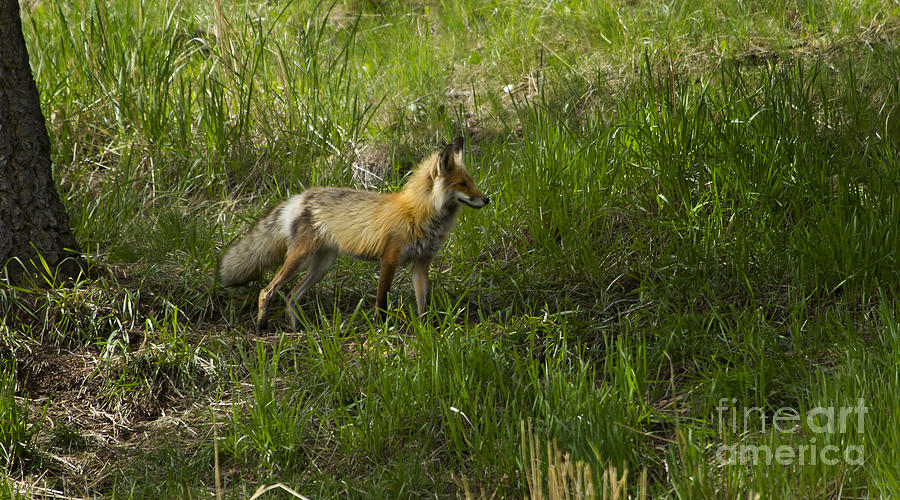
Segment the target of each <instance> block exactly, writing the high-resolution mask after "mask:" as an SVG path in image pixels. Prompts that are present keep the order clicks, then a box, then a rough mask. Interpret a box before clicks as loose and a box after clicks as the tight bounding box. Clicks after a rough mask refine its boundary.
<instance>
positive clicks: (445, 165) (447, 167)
mask: <svg viewBox="0 0 900 500" xmlns="http://www.w3.org/2000/svg"><path fill="white" fill-rule="evenodd" d="M462 154H463V138H462V137H457V138H456V139H453V142H451V143H450V144H447V145H446V146H444V149H443V150H442V151H441V158H440V161H439V163H438V165H439V169H440V174H441V175H444V174H449V173H450V172H451V171H453V166H454V164H457V165H462Z"/></svg>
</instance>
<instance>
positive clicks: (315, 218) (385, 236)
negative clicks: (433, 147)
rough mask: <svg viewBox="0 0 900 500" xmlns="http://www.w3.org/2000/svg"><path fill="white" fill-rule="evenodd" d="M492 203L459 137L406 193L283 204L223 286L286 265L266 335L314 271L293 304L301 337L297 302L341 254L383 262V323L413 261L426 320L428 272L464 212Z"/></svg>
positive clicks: (237, 258) (227, 258)
mask: <svg viewBox="0 0 900 500" xmlns="http://www.w3.org/2000/svg"><path fill="white" fill-rule="evenodd" d="M489 202H490V199H489V198H488V197H487V196H485V195H484V193H482V192H481V191H479V190H478V189H477V188H476V187H475V184H474V182H473V180H472V176H471V175H469V172H468V171H466V168H465V166H464V165H463V139H462V137H457V138H456V139H455V140H454V141H453V142H452V143H451V144H448V145H447V146H446V147H445V148H444V149H443V150H441V151H440V152H437V153H434V154H432V155H431V156H429V157H428V158H426V159H425V160H424V161H423V162H422V163H420V164H419V166H418V167H416V169H415V170H414V171H413V173H412V174H411V175H410V179H409V181H408V182H407V183H406V185H405V186H404V188H403V190H402V191H400V192H397V193H390V194H385V193H376V192H372V191H357V190H353V189H346V188H322V187H316V188H310V189H307V190H306V191H304V192H303V193H301V194H298V195H296V196H293V197H291V198H289V199H288V200H287V201H284V202H282V203H281V204H279V205H278V206H276V207H275V208H274V209H273V210H272V211H271V212H269V214H268V215H266V216H265V217H263V218H262V219H260V220H259V221H257V222H256V224H254V225H253V228H252V229H250V232H249V233H248V234H247V235H246V236H244V237H243V238H241V239H240V240H238V241H237V242H235V243H234V244H233V245H231V246H230V247H229V248H228V250H226V251H225V254H224V255H223V256H222V260H221V262H220V263H219V269H218V275H219V281H220V282H221V283H222V284H223V285H225V286H232V285H240V284H244V283H247V282H248V281H251V280H254V279H256V278H259V277H260V276H261V275H262V274H263V273H264V272H265V271H266V270H268V269H271V268H274V267H275V266H277V265H279V264H281V269H279V270H278V272H277V273H276V274H275V277H274V278H273V279H272V281H271V282H270V283H269V284H268V286H266V287H265V288H263V289H262V291H260V292H259V304H258V305H259V310H258V312H257V316H256V330H257V332H260V331H262V330H264V329H265V327H266V320H267V319H268V316H269V304H270V302H271V300H272V297H273V296H274V295H275V293H276V292H277V291H278V289H279V288H280V287H281V286H282V285H284V283H285V282H286V281H287V280H289V279H291V278H292V277H293V276H294V275H295V274H296V272H297V270H298V269H299V268H300V266H301V265H304V264H307V265H308V269H307V271H306V278H304V279H303V281H301V282H300V283H299V284H298V285H297V286H296V287H294V289H293V290H292V291H291V294H290V295H289V296H288V297H287V300H286V301H287V309H288V311H289V312H290V319H291V327H292V328H293V329H294V330H296V329H297V326H298V321H299V318H298V316H297V310H296V307H297V301H298V300H299V299H300V297H301V296H303V294H304V293H306V291H307V290H309V289H310V288H312V286H313V285H315V284H316V283H318V281H319V280H321V279H322V277H323V276H325V273H326V272H327V271H328V268H329V267H331V265H332V264H333V263H334V261H335V259H336V258H337V256H338V255H340V254H343V255H350V256H352V257H356V258H358V259H365V260H377V261H380V262H381V270H380V272H379V276H378V293H377V295H376V299H375V307H376V309H377V310H378V313H379V315H380V316H381V317H382V318H384V316H385V308H386V306H387V294H388V290H389V289H390V287H391V281H392V280H393V278H394V272H395V271H396V270H397V267H398V266H402V265H405V264H407V263H410V262H411V263H412V282H413V289H414V290H415V295H416V306H417V308H418V312H419V314H420V315H421V314H423V313H424V312H425V304H426V302H427V296H428V268H429V266H430V265H431V260H432V259H433V258H434V256H435V255H436V254H437V252H438V250H440V248H441V245H442V244H443V242H444V240H445V239H446V238H447V235H448V234H449V233H450V230H451V229H452V227H453V223H454V221H455V220H456V215H457V211H458V210H459V207H460V205H461V204H462V205H466V206H469V207H472V208H482V207H484V206H485V205H487V204H488V203H489Z"/></svg>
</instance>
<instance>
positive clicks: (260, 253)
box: [217, 208, 287, 286]
mask: <svg viewBox="0 0 900 500" xmlns="http://www.w3.org/2000/svg"><path fill="white" fill-rule="evenodd" d="M280 212H281V211H280V210H279V209H278V208H276V209H275V210H273V211H272V212H271V213H269V215H267V216H265V217H263V218H262V219H260V220H259V221H257V222H256V224H254V225H253V228H251V229H250V232H249V233H247V235H246V236H244V237H243V238H241V239H239V240H237V241H236V242H234V243H232V244H231V246H230V247H228V249H227V250H225V255H223V256H222V260H221V261H219V269H218V272H217V274H218V276H219V283H221V284H222V285H224V286H234V285H243V284H244V283H247V282H248V281H252V280H255V279H257V278H259V277H260V276H262V274H263V273H264V272H266V271H268V270H269V269H272V268H273V267H275V266H277V265H279V264H281V263H282V262H284V254H285V252H286V251H287V240H286V239H285V238H284V236H282V235H281V233H280V232H279V230H278V215H279V214H280Z"/></svg>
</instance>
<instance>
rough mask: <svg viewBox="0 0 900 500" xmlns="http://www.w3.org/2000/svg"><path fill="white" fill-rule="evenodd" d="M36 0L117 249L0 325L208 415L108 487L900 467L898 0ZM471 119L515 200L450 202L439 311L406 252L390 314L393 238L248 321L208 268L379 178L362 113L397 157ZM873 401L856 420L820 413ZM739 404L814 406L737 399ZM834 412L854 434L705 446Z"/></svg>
mask: <svg viewBox="0 0 900 500" xmlns="http://www.w3.org/2000/svg"><path fill="white" fill-rule="evenodd" d="M24 20H25V25H26V35H27V38H28V43H29V48H30V53H31V58H32V59H31V60H32V64H33V67H34V71H35V74H36V77H37V81H38V84H39V88H40V89H41V95H42V99H43V107H44V111H45V114H46V115H47V117H48V125H49V129H50V132H51V137H52V142H53V144H54V165H55V170H56V176H57V179H58V180H59V182H60V190H61V193H62V194H63V197H64V199H65V200H66V203H67V207H68V209H69V212H70V214H71V215H72V220H73V224H74V226H75V233H76V234H77V236H78V238H79V241H80V242H81V243H82V247H83V248H86V249H87V252H88V253H89V254H90V258H91V260H92V262H93V263H94V264H95V266H96V269H95V270H94V271H93V272H92V274H91V279H84V280H83V281H79V282H78V283H76V284H74V285H72V286H71V287H69V288H66V289H64V288H57V289H53V290H50V291H46V290H44V289H42V288H41V287H40V286H38V284H35V285H34V286H32V287H21V288H14V287H9V286H7V287H3V288H2V289H0V317H2V318H3V323H2V324H0V332H2V333H4V334H8V335H5V336H4V340H3V343H2V346H0V347H2V349H4V350H8V351H10V352H12V353H13V355H14V356H18V353H20V352H23V351H21V349H27V348H28V347H29V346H31V345H33V344H37V343H44V344H48V345H51V346H55V347H57V348H60V349H62V348H67V349H77V350H82V351H85V352H88V353H91V355H92V356H95V357H96V358H97V359H98V360H99V361H98V363H100V365H98V366H100V367H101V369H99V370H98V371H97V374H98V375H97V376H98V377H102V378H103V381H102V382H103V383H102V384H101V387H102V388H103V390H102V394H100V396H102V397H99V398H98V401H100V405H101V408H102V409H103V411H107V410H108V411H112V410H113V409H114V408H116V407H117V405H119V404H120V403H121V404H122V405H125V406H126V407H127V406H128V402H129V401H134V400H138V401H151V402H152V403H153V404H155V405H159V406H160V407H161V408H164V409H165V411H168V412H170V413H171V412H178V411H181V412H183V413H181V416H180V421H181V422H182V423H183V427H184V428H186V429H189V431H185V432H184V434H183V435H182V434H180V433H178V432H174V431H171V429H173V428H172V427H165V426H164V424H162V423H158V422H154V425H161V426H163V427H162V428H163V429H164V430H163V431H160V432H158V433H156V434H152V437H151V438H149V439H148V441H145V442H142V443H141V446H133V447H131V448H129V449H128V451H127V453H126V452H125V451H123V452H122V453H126V454H127V459H123V460H122V461H121V462H119V463H118V464H116V465H115V466H108V467H104V472H103V474H108V475H104V477H107V478H108V479H107V480H106V481H104V482H101V483H97V484H95V485H94V486H91V488H93V489H92V490H91V492H90V494H97V495H102V496H113V497H186V496H201V495H206V494H210V493H211V492H213V491H220V490H219V489H218V485H219V479H214V478H215V477H216V475H215V469H216V465H215V464H219V468H218V473H219V474H220V478H221V482H222V484H223V485H224V493H225V494H226V495H231V496H235V497H240V496H243V497H246V496H249V495H250V494H252V492H253V491H256V489H257V486H258V483H264V484H274V483H278V482H280V483H284V484H287V485H290V486H291V488H292V489H294V490H296V491H299V492H301V493H304V494H308V495H317V496H323V497H327V496H336V495H342V496H352V497H373V496H374V497H391V498H395V497H420V496H425V495H429V496H430V495H432V494H438V495H442V494H445V495H450V494H455V493H456V494H458V493H460V492H463V493H465V492H468V494H471V495H474V496H478V495H479V494H481V493H482V492H483V493H484V494H485V495H486V496H489V495H490V494H496V495H498V496H520V495H531V496H532V497H534V498H537V497H538V496H539V495H542V494H544V493H546V494H547V495H553V494H555V493H553V492H554V491H556V492H558V493H559V494H560V495H562V496H565V495H566V494H567V493H572V494H574V493H575V490H578V488H579V487H580V488H582V489H581V490H579V491H580V492H581V493H585V491H586V490H585V488H588V487H589V486H592V487H593V488H594V491H595V492H596V493H598V494H602V493H604V492H607V493H610V494H613V493H615V494H619V495H621V494H622V492H623V491H625V489H626V488H628V491H629V492H630V493H632V494H638V495H644V494H646V495H648V496H662V497H673V498H674V497H677V498H705V497H710V498H711V497H714V498H748V497H751V498H754V497H756V496H757V495H758V496H759V497H813V496H828V497H841V496H843V497H849V496H853V497H862V496H891V495H895V494H896V493H897V491H898V489H900V486H898V484H900V477H898V474H897V473H896V467H895V466H894V464H895V463H896V459H897V456H896V450H897V449H900V435H898V433H897V431H896V429H897V428H898V426H897V418H896V412H895V411H894V410H893V408H895V407H896V406H897V401H896V399H897V398H896V396H895V395H896V394H898V378H897V376H896V373H897V368H898V366H897V361H898V358H897V353H898V352H900V344H898V339H897V332H898V307H897V303H896V301H895V300H894V299H893V296H894V295H895V294H896V292H897V283H900V280H898V278H900V276H898V264H897V258H896V253H895V249H896V248H898V247H900V235H898V229H897V228H898V227H900V211H898V208H897V207H898V203H897V200H896V197H897V193H898V183H897V179H898V178H900V172H898V158H900V156H898V137H900V118H898V117H900V113H898V109H897V108H898V103H900V86H898V84H897V82H898V81H900V54H898V48H897V45H896V43H895V42H894V41H893V38H892V36H891V35H892V34H895V33H896V27H897V13H896V12H895V9H893V7H890V5H888V4H886V3H881V2H871V1H860V2H854V3H853V5H852V6H850V5H849V4H845V3H842V2H832V1H815V2H802V3H790V2H789V3H787V4H784V3H773V2H763V3H757V4H754V5H751V6H748V5H744V4H738V3H726V4H721V5H718V4H717V5H713V4H709V5H706V4H704V5H695V4H693V3H690V2H668V3H659V2H656V3H654V2H650V3H646V2H643V3H640V2H639V3H635V4H628V5H620V4H619V3H614V2H606V1H568V2H555V3H552V4H549V5H548V4H546V3H538V2H524V3H510V2H506V1H501V0H497V1H489V2H481V3H477V2H447V1H442V2H424V3H418V4H414V5H405V4H396V3H390V2H388V3H384V2H357V1H347V2H336V3H324V2H314V1H294V2H245V3H242V4H227V3H222V2H214V3H212V4H203V3H197V2H180V3H176V4H170V5H168V6H167V8H165V9H161V8H152V9H151V8H150V6H149V5H147V4H142V3H140V2H139V3H131V4H105V3H102V2H81V1H78V2H62V3H55V4H49V3H46V2H40V3H34V4H31V5H30V7H29V9H28V12H26V14H25V16H24ZM574 34H577V36H574ZM457 133H461V134H463V135H464V136H465V137H466V138H467V139H468V145H469V148H468V153H467V157H466V162H467V164H468V165H469V169H470V170H471V172H472V173H473V174H474V176H475V178H476V179H477V184H479V186H480V187H482V188H483V189H484V190H485V191H486V192H487V193H489V194H490V195H491V198H492V199H493V200H495V203H492V204H491V205H489V206H487V207H485V208H484V209H482V210H480V211H477V212H475V211H464V212H463V214H462V215H461V217H460V220H459V223H458V227H457V229H456V230H455V232H454V233H453V235H452V236H451V237H450V239H449V241H448V242H447V245H446V246H445V248H444V250H443V252H442V254H441V256H440V257H439V258H438V259H437V260H436V262H435V266H434V269H433V272H432V274H433V280H432V281H433V284H432V290H431V292H432V293H431V297H432V303H431V304H430V307H429V313H428V314H427V315H426V316H425V317H422V318H417V317H415V315H414V314H413V313H412V311H413V309H412V303H413V301H412V294H411V291H410V290H409V286H408V278H407V277H406V275H405V274H404V273H401V274H400V276H399V278H398V282H397V286H396V287H395V290H394V293H393V294H392V297H391V302H392V314H391V316H390V318H389V319H388V320H387V321H386V322H385V323H378V322H375V321H373V319H372V318H370V311H371V304H372V303H373V297H372V295H373V289H374V283H375V280H376V270H375V268H373V267H372V266H371V264H368V263H358V262H349V261H342V262H339V263H338V264H337V265H336V266H335V270H334V271H333V272H332V274H331V275H329V276H328V277H327V278H326V279H325V280H324V281H323V282H322V283H321V284H320V285H318V286H317V288H316V289H315V290H314V291H313V292H312V293H311V294H310V295H309V296H308V297H307V298H306V299H305V300H304V303H303V304H301V309H302V312H303V313H304V319H303V328H302V329H301V333H299V334H296V335H288V334H284V335H277V336H275V337H265V338H252V337H251V336H250V331H251V328H250V324H251V318H252V316H253V314H254V308H255V301H254V300H253V295H254V293H255V288H254V287H252V286H251V287H250V288H249V289H248V290H247V291H246V293H238V294H231V293H228V292H226V291H223V290H222V289H220V288H219V287H218V286H217V285H216V284H215V283H214V278H213V276H212V270H213V269H214V267H215V264H216V261H217V260H218V258H219V256H220V254H221V251H222V248H224V246H226V245H227V244H228V243H229V242H230V241H231V240H232V239H233V238H234V237H236V236H238V235H239V234H241V233H242V232H243V231H245V230H246V228H247V226H248V225H249V223H251V222H252V221H253V220H254V219H255V218H257V217H258V216H260V215H261V214H262V213H264V212H265V211H266V210H268V209H269V207H271V206H272V205H273V204H274V202H275V201H276V200H279V199H281V198H283V197H285V196H287V195H289V194H293V193H297V192H299V191H301V190H302V189H304V188H306V187H308V186H310V185H314V184H341V185H352V184H354V183H356V182H357V181H356V180H355V178H354V176H353V169H354V168H356V167H355V165H358V164H360V163H365V162H366V161H368V159H367V158H359V157H356V154H357V152H358V151H359V150H360V149H359V148H358V146H360V145H364V146H367V147H371V148H373V149H374V150H376V151H377V152H378V153H379V154H381V155H382V157H383V159H381V160H378V161H380V162H381V163H380V164H379V165H378V167H379V168H381V169H383V170H384V172H383V173H384V174H385V175H383V177H384V178H385V179H386V181H385V186H384V189H387V190H391V189H397V188H398V187H399V185H400V184H401V183H402V179H403V177H404V175H405V174H406V173H407V172H408V170H409V167H410V166H411V163H413V162H414V161H417V160H418V159H419V158H421V157H422V156H424V155H425V154H427V153H428V152H430V151H432V150H433V149H435V148H437V147H438V146H439V144H440V141H441V140H443V139H446V138H449V137H450V136H451V135H453V134H457ZM245 296H246V297H245ZM281 313H282V311H275V315H274V318H273V319H275V323H276V325H277V322H278V319H277V318H278V316H279V315H280V314H281ZM10 373H11V372H10ZM28 373H31V372H28ZM4 380H5V379H4ZM11 380H12V379H11ZM10 384H12V382H10ZM9 387H14V385H10V386H9ZM11 391H12V389H10V390H9V394H7V396H4V398H5V399H8V400H9V401H11V402H12V403H10V404H8V405H7V406H8V407H9V408H10V409H12V410H10V411H13V410H15V411H18V412H19V413H17V414H16V415H18V417H17V418H16V419H14V420H16V421H19V422H25V421H26V420H27V419H24V417H22V415H24V413H22V412H21V411H19V410H18V409H19V408H20V407H19V406H15V404H14V403H15V400H14V398H13V395H14V394H13V392H11ZM4 394H6V393H5V392H4ZM18 395H19V397H29V394H28V393H27V391H21V390H20V393H19V394H18ZM860 399H862V400H863V401H864V403H865V405H866V408H867V413H866V414H865V418H864V423H865V427H864V429H863V428H854V429H852V430H851V431H849V432H841V431H839V430H835V429H829V430H826V431H821V432H820V431H819V430H818V428H817V427H815V425H814V424H815V423H816V421H812V424H811V423H810V421H808V420H805V419H806V417H808V416H809V415H810V414H813V415H815V411H816V409H817V408H823V407H850V406H853V405H856V404H857V403H858V402H859V400H860ZM172 401H176V402H178V403H179V404H180V406H179V404H175V403H172V404H171V405H170V406H165V405H166V404H168V403H171V402H172ZM722 401H726V402H730V403H729V404H731V405H733V408H732V407H728V408H729V409H728V411H741V410H742V409H744V408H750V407H752V408H756V410H754V411H757V413H754V415H756V416H757V417H758V416H759V415H763V416H765V417H767V418H770V419H771V417H772V416H774V415H775V414H777V413H778V412H779V410H781V409H784V408H789V409H793V410H795V411H796V412H797V413H798V415H800V416H802V418H803V420H802V421H800V423H799V424H798V425H797V426H796V427H795V428H792V429H791V430H790V431H789V432H780V431H777V430H773V429H771V428H766V429H763V428H761V427H760V426H758V425H755V426H751V427H750V428H747V429H745V428H734V426H723V425H722V421H721V417H720V415H719V412H720V411H721V410H719V406H720V405H721V404H722ZM207 403H210V404H207ZM207 406H208V407H207ZM188 407H191V408H194V409H193V410H188V409H185V408H188ZM196 408H200V409H201V410H202V411H196ZM222 408H226V409H227V410H222ZM160 411H162V410H160ZM165 411H162V413H163V414H165ZM211 411H212V412H217V413H216V415H215V418H210V417H209V414H210V412H211ZM124 413H125V414H127V413H128V412H124ZM147 413H148V414H153V412H152V411H148V412H147ZM201 414H202V415H201ZM156 415H158V414H156ZM198 415H200V416H198ZM29 418H30V417H29ZM159 419H160V420H161V421H162V420H163V419H162V418H161V417H159ZM211 421H212V422H211ZM27 422H31V421H30V420H27ZM27 422H26V423H27ZM217 422H218V423H217ZM754 422H757V423H758V420H755V421H754ZM219 423H221V424H219ZM523 423H529V424H527V425H529V430H528V431H527V432H526V431H525V430H524V429H523V427H522V425H523ZM3 425H4V427H3V428H4V429H7V426H6V424H3ZM35 425H36V424H35ZM214 425H215V426H217V427H216V430H215V432H212V431H211V429H212V426H214ZM20 427H21V425H20ZM24 428H25V429H26V430H28V429H31V431H29V432H32V431H34V432H37V431H36V429H38V427H35V426H34V425H32V427H28V425H25V427H24ZM9 429H12V430H13V431H15V429H17V427H15V426H13V427H9ZM167 430H168V431H167ZM20 434H21V432H20ZM25 434H28V433H27V432H26V433H25ZM36 435H37V436H39V435H40V433H38V434H33V433H32V434H31V435H25V439H24V440H23V439H19V441H17V442H20V441H21V442H23V443H26V444H27V446H25V448H23V450H24V451H20V452H17V453H18V455H16V456H25V455H23V454H24V453H26V452H27V451H29V450H32V449H33V448H41V447H42V446H44V445H43V444H41V442H40V441H39V440H38V442H37V444H35V442H34V441H33V440H32V438H33V437H34V436H36ZM214 436H221V438H218V441H216V443H217V445H216V446H213V441H214V439H216V438H215V437H214ZM813 441H815V444H816V445H817V446H819V447H820V448H819V449H821V447H823V446H829V445H833V446H835V447H837V449H839V450H847V449H850V448H852V447H856V446H860V447H862V448H863V449H864V452H865V461H864V462H863V463H861V464H860V463H856V462H851V461H841V462H839V463H836V464H830V463H824V462H821V461H819V462H817V463H816V464H810V463H802V464H801V463H799V461H797V460H795V461H793V462H790V463H787V464H779V463H773V462H771V461H770V462H768V463H766V462H765V461H756V462H754V463H743V464H728V463H721V462H720V461H717V452H718V451H719V450H720V449H721V447H722V446H725V445H741V446H745V447H746V446H754V447H760V446H769V447H773V448H774V447H778V446H787V447H791V448H792V449H796V448H797V447H798V446H808V445H810V444H813ZM523 443H524V444H523ZM134 450H139V451H134ZM57 452H58V453H63V452H62V451H59V450H57ZM217 458H218V460H217ZM24 470H26V471H27V470H28V469H27V467H25V469H24ZM614 471H622V472H621V473H620V474H616V473H615V472H614ZM624 471H629V472H628V476H627V478H628V479H627V481H625V480H624V479H623V478H624V477H625V476H624V474H625V473H624ZM53 477H54V478H58V479H54V480H55V481H57V484H56V486H58V487H59V488H61V489H63V490H65V491H68V492H72V491H75V492H78V494H85V492H83V491H82V490H81V489H79V488H81V487H82V486H81V483H79V482H78V481H75V480H74V479H72V478H71V477H69V476H66V475H65V474H64V473H58V474H56V475H54V476H53ZM545 480H546V484H545ZM604 481H606V482H604ZM76 483H77V484H76ZM604 485H606V486H604ZM545 486H546V487H547V489H546V490H545V489H544V487H545ZM607 486H609V487H610V488H607ZM4 488H6V485H5V483H4ZM7 489H9V488H7ZM616 492H618V493H616ZM587 496H589V495H587Z"/></svg>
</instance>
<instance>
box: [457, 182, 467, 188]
mask: <svg viewBox="0 0 900 500" xmlns="http://www.w3.org/2000/svg"><path fill="white" fill-rule="evenodd" d="M456 185H457V186H459V187H466V183H465V181H463V182H457V183H456Z"/></svg>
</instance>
